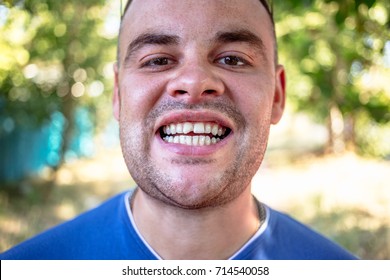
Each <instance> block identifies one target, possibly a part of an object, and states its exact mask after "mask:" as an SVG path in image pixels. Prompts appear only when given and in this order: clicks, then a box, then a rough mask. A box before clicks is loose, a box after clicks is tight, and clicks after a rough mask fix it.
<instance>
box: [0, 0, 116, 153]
mask: <svg viewBox="0 0 390 280" xmlns="http://www.w3.org/2000/svg"><path fill="white" fill-rule="evenodd" d="M110 13H112V7H110V6H109V5H107V3H106V1H105V0H84V1H76V0H65V1H57V0H25V1H12V0H8V1H5V2H3V3H2V4H0V14H1V20H0V34H1V37H0V136H1V135H2V134H4V133H10V132H11V131H12V130H13V129H14V128H15V127H29V128H30V127H39V126H41V125H42V124H43V123H45V122H47V121H49V120H50V116H51V115H52V113H53V112H55V111H59V112H61V113H62V114H63V116H64V117H65V119H66V120H67V125H66V128H65V129H64V135H63V138H64V139H65V141H64V144H63V145H64V147H63V149H64V150H66V148H67V147H66V146H67V145H68V144H69V143H68V142H67V141H69V138H70V137H71V133H72V128H73V124H74V112H75V109H76V107H78V106H84V107H86V108H88V109H89V112H90V115H91V119H92V120H94V121H95V123H96V124H99V123H104V122H103V121H102V120H104V119H107V117H108V115H110V113H109V111H108V110H107V104H110V103H109V102H110V101H109V100H110V91H111V88H112V76H110V73H111V72H112V62H113V61H114V60H115V43H116V33H117V30H115V29H114V32H113V31H112V26H113V25H115V21H114V23H113V20H112V18H113V17H115V16H117V18H118V17H119V10H118V11H117V14H113V15H111V17H110ZM110 19H111V21H110ZM118 20H119V19H118ZM110 28H111V29H110ZM114 28H115V27H114Z"/></svg>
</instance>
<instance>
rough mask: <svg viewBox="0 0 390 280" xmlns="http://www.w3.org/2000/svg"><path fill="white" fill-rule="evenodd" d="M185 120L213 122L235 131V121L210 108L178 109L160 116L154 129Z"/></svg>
mask: <svg viewBox="0 0 390 280" xmlns="http://www.w3.org/2000/svg"><path fill="white" fill-rule="evenodd" d="M183 122H212V123H216V124H219V125H220V126H224V127H227V128H229V129H231V130H232V131H234V124H233V122H232V121H231V120H230V119H229V118H228V117H226V116H224V115H222V114H220V113H217V112H213V111H209V110H177V111H173V112H169V113H167V114H166V115H163V116H161V117H160V118H158V120H157V122H156V125H155V128H154V131H155V132H157V131H159V129H160V128H161V127H163V126H165V125H169V124H172V123H183Z"/></svg>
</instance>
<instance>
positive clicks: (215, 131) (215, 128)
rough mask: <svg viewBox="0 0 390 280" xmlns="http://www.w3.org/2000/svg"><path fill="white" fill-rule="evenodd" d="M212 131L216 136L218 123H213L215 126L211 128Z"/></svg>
mask: <svg viewBox="0 0 390 280" xmlns="http://www.w3.org/2000/svg"><path fill="white" fill-rule="evenodd" d="M211 133H212V134H213V135H214V136H216V135H217V134H218V125H217V124H215V125H213V127H212V128H211Z"/></svg>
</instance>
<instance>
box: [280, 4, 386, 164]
mask: <svg viewBox="0 0 390 280" xmlns="http://www.w3.org/2000/svg"><path fill="white" fill-rule="evenodd" d="M274 6H275V10H276V22H277V34H278V36H279V45H280V56H281V61H282V63H285V64H286V66H287V72H288V78H289V79H288V85H289V90H288V95H289V100H290V101H291V104H292V105H293V107H294V108H295V109H296V110H301V111H302V110H303V111H306V112H309V113H310V114H311V115H312V116H313V117H314V118H315V119H316V120H317V121H319V122H321V123H324V124H326V125H327V127H328V131H329V140H328V145H329V148H330V149H331V151H334V152H337V151H343V150H345V149H346V148H348V147H350V148H352V149H355V150H357V151H360V152H369V153H371V154H376V155H382V156H384V155H386V154H389V153H390V147H388V144H387V148H386V147H383V149H380V150H378V149H375V147H381V146H380V143H378V142H375V140H378V139H377V138H378V137H374V138H376V139H373V138H369V137H370V135H371V134H372V127H373V126H374V127H376V128H380V127H386V126H387V129H389V126H388V123H389V120H390V90H389V87H388V81H389V77H390V2H389V1H387V0H378V1H375V0H359V1H352V0H345V1H332V0H315V1H281V0H275V1H274ZM378 130H380V129H378ZM370 132H371V133H370ZM377 135H378V134H376V136H377ZM386 138H387V137H386ZM383 139H385V137H383ZM387 139H388V138H387ZM387 142H388V141H387ZM368 145H369V146H368ZM382 146H383V145H382Z"/></svg>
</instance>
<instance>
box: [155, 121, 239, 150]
mask: <svg viewBox="0 0 390 280" xmlns="http://www.w3.org/2000/svg"><path fill="white" fill-rule="evenodd" d="M231 132H232V130H231V129H230V128H228V127H225V126H222V125H220V124H217V123H213V122H181V123H171V124H167V125H163V126H161V127H160V129H159V134H160V137H161V139H162V140H163V141H164V142H166V143H170V144H181V145H186V146H210V145H215V144H218V143H219V142H221V141H223V140H224V139H225V138H226V137H227V136H229V135H230V133H231Z"/></svg>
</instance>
